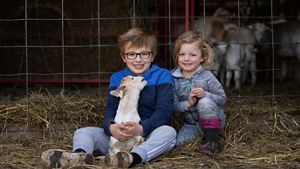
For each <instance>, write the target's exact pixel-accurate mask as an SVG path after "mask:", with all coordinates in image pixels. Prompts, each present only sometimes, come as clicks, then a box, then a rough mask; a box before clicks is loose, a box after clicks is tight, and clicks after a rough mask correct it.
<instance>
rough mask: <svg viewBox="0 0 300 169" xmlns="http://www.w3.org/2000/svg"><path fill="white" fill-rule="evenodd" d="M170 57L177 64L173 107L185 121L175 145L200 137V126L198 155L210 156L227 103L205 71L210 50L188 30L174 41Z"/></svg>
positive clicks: (222, 121)
mask: <svg viewBox="0 0 300 169" xmlns="http://www.w3.org/2000/svg"><path fill="white" fill-rule="evenodd" d="M173 56H174V57H175V58H174V60H175V62H176V65H177V68H175V69H174V70H172V75H173V80H174V85H175V92H174V108H175V112H180V113H181V115H182V116H183V118H184V124H183V126H182V127H181V128H180V130H179V132H178V135H177V141H176V146H179V145H182V144H183V143H184V142H185V141H187V140H191V139H193V138H196V137H197V136H198V135H200V132H199V128H198V126H201V128H202V131H203V135H204V140H205V141H204V146H203V147H202V149H201V152H202V153H204V154H206V155H209V156H211V155H213V154H214V153H215V152H216V150H217V145H218V142H219V139H220V128H221V126H223V125H224V121H225V115H224V111H223V106H224V104H225V102H226V95H225V92H224V90H223V87H222V85H221V84H220V82H219V81H218V80H217V79H216V77H215V76H214V75H213V74H212V73H211V72H210V71H208V70H206V69H207V68H209V66H211V65H212V61H213V50H212V48H211V47H210V46H209V44H208V43H207V42H206V40H205V39H204V38H203V37H202V36H201V35H200V34H198V33H196V32H192V31H187V32H185V33H183V34H182V35H181V36H179V37H178V39H177V40H176V42H175V45H174V49H173Z"/></svg>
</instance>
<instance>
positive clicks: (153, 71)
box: [103, 64, 174, 137]
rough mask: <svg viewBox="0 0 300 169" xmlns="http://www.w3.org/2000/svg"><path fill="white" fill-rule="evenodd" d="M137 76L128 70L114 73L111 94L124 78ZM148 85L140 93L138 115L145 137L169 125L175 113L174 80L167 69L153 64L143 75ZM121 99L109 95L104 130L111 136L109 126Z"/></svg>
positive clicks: (111, 81) (110, 88) (110, 86)
mask: <svg viewBox="0 0 300 169" xmlns="http://www.w3.org/2000/svg"><path fill="white" fill-rule="evenodd" d="M127 75H131V76H135V74H134V73H132V72H131V71H130V70H129V69H128V68H125V69H123V70H121V71H119V72H116V73H114V74H113V75H112V76H111V78H110V85H109V92H110V91H111V90H115V89H116V88H118V86H119V85H120V82H121V80H122V79H123V77H125V76H127ZM143 77H144V80H146V81H147V85H146V86H145V87H144V89H143V90H142V92H141V93H140V98H139V103H138V113H139V115H140V118H141V121H140V122H139V123H140V124H141V125H142V126H143V130H144V134H143V136H144V137H147V136H148V135H149V134H150V133H151V132H152V131H153V130H154V129H156V128H157V127H159V126H162V125H168V124H169V123H170V119H171V116H172V113H173V97H174V95H173V80H172V75H171V73H170V72H169V71H168V70H167V69H163V68H160V67H159V66H157V65H155V64H152V65H151V67H150V69H149V70H148V71H146V72H145V73H144V74H143ZM119 101H120V99H119V98H117V97H115V96H112V95H110V94H108V98H107V106H106V111H105V113H104V121H103V128H104V131H105V133H106V134H107V135H109V136H111V133H110V130H109V126H110V124H111V123H113V122H114V117H115V116H116V112H117V109H118V104H119Z"/></svg>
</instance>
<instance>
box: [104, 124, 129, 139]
mask: <svg viewBox="0 0 300 169" xmlns="http://www.w3.org/2000/svg"><path fill="white" fill-rule="evenodd" d="M126 128H127V126H126V125H125V124H117V123H115V124H111V125H110V127H109V130H110V133H111V134H112V136H114V137H115V138H116V139H118V140H119V141H127V140H129V139H130V138H131V137H133V135H132V134H131V133H129V132H127V131H126V130H127V129H126Z"/></svg>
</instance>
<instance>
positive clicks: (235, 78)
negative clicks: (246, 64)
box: [234, 70, 241, 90]
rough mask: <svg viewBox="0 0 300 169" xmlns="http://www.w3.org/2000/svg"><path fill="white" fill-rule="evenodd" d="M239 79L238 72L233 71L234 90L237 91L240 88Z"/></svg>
mask: <svg viewBox="0 0 300 169" xmlns="http://www.w3.org/2000/svg"><path fill="white" fill-rule="evenodd" d="M240 78H241V72H240V70H235V71H234V88H235V89H236V90H238V89H239V88H240V87H241V82H240Z"/></svg>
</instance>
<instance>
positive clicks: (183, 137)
mask: <svg viewBox="0 0 300 169" xmlns="http://www.w3.org/2000/svg"><path fill="white" fill-rule="evenodd" d="M197 112H198V113H199V118H200V119H207V118H208V119H209V118H212V117H217V118H219V119H220V120H221V128H223V127H224V126H225V120H226V116H225V114H224V110H223V109H221V108H220V107H219V106H218V105H217V104H216V103H215V102H214V101H212V100H211V99H209V98H202V99H200V100H199V102H198V104H197ZM201 135H202V126H201V124H200V123H198V125H195V124H194V125H192V124H188V123H184V124H183V125H182V127H181V128H180V129H179V131H178V135H177V140H176V146H180V145H183V144H184V142H186V141H189V140H193V139H195V138H197V137H200V136H201Z"/></svg>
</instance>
